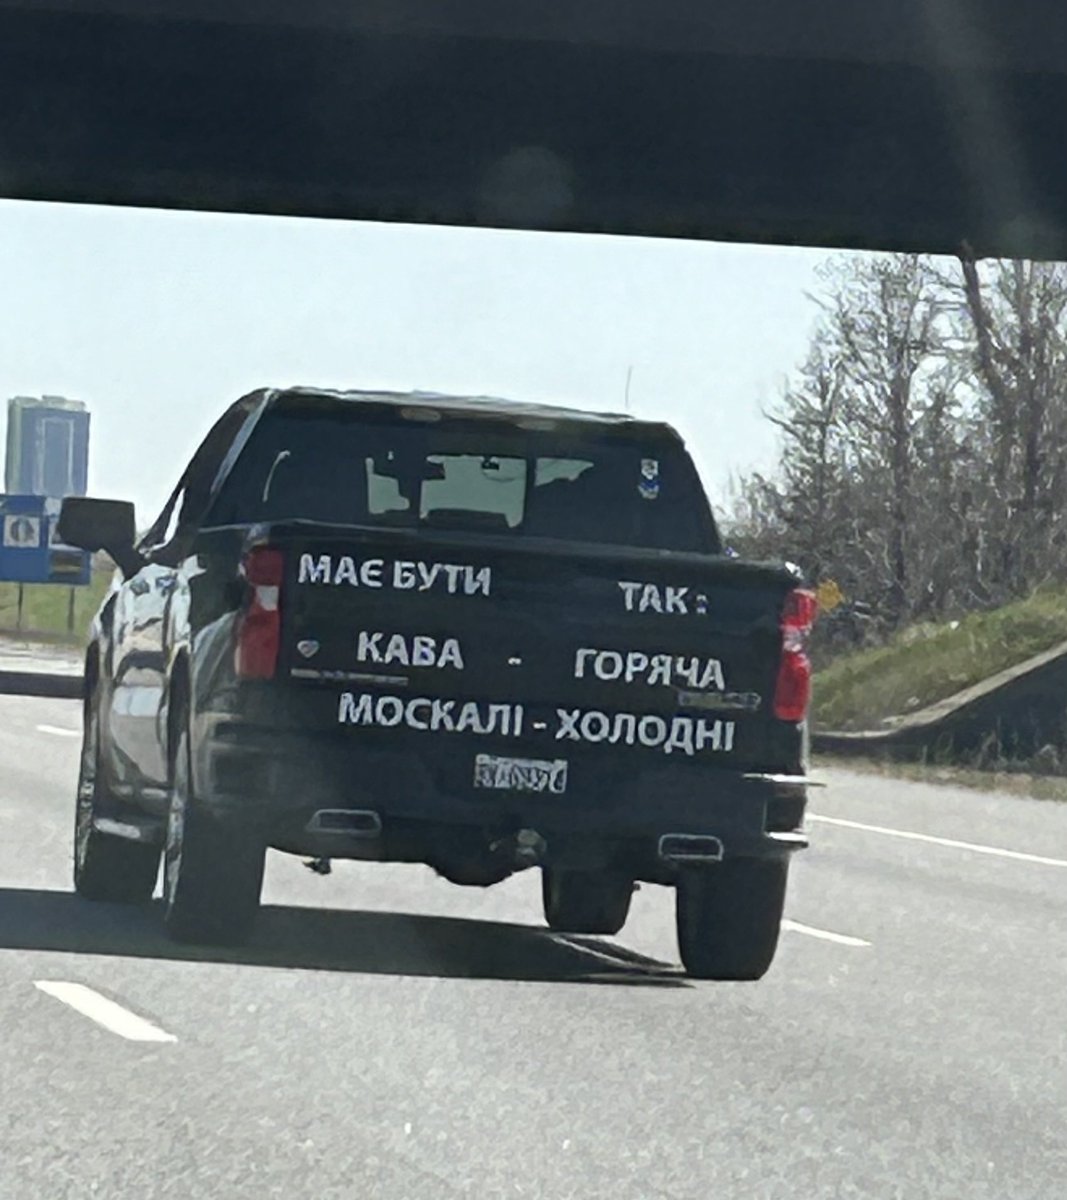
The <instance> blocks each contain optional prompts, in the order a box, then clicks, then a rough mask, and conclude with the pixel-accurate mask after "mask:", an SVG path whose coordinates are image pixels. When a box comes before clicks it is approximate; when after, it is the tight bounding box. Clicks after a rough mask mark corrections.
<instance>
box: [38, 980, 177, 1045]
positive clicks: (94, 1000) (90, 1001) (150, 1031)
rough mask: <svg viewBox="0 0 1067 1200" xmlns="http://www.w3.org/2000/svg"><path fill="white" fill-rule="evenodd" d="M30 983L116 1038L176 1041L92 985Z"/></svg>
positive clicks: (134, 1040) (136, 1040)
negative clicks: (101, 993)
mask: <svg viewBox="0 0 1067 1200" xmlns="http://www.w3.org/2000/svg"><path fill="white" fill-rule="evenodd" d="M33 986H34V987H35V988H37V989H38V990H39V991H42V992H44V993H45V994H46V995H49V996H53V997H54V998H55V999H56V1000H59V1001H60V1002H61V1003H63V1004H66V1005H68V1006H69V1007H70V1008H73V1009H74V1011H75V1012H79V1013H81V1015H82V1016H83V1017H88V1018H89V1020H90V1021H95V1022H96V1023H97V1025H100V1026H102V1027H103V1028H104V1029H106V1030H108V1032H109V1033H117V1034H118V1036H119V1037H123V1038H126V1039H127V1041H130V1042H176V1041H177V1040H178V1039H177V1038H176V1037H175V1036H174V1035H173V1034H172V1033H167V1032H166V1030H163V1029H160V1028H159V1026H158V1025H153V1024H152V1022H151V1021H146V1020H145V1019H144V1017H139V1016H137V1014H136V1013H132V1012H130V1011H129V1010H128V1009H125V1008H123V1007H122V1005H121V1004H116V1003H115V1001H114V1000H109V999H108V998H107V997H106V996H101V995H100V993H99V992H94V991H93V989H92V988H90V987H86V986H85V984H83V983H62V982H59V981H52V980H47V979H36V980H34V984H33Z"/></svg>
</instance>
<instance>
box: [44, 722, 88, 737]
mask: <svg viewBox="0 0 1067 1200" xmlns="http://www.w3.org/2000/svg"><path fill="white" fill-rule="evenodd" d="M37 732H38V733H50V734H52V735H53V737H68V738H76V737H81V730H80V729H64V728H63V726H62V725H38V726H37Z"/></svg>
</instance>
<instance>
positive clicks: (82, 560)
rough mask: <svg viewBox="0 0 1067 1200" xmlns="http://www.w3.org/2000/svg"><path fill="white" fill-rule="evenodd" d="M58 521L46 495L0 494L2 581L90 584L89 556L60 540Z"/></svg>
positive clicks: (75, 585) (57, 516) (71, 584)
mask: <svg viewBox="0 0 1067 1200" xmlns="http://www.w3.org/2000/svg"><path fill="white" fill-rule="evenodd" d="M58 519H59V512H58V505H57V504H56V503H55V502H53V501H50V500H47V499H46V498H45V497H44V496H3V495H0V581H4V582H10V583H65V584H68V585H70V586H73V587H86V586H87V585H88V583H89V576H90V565H91V564H90V556H89V554H88V553H87V552H86V551H84V550H78V549H76V548H75V547H73V546H64V545H63V544H62V543H60V542H59V541H57V539H56V536H55V526H56V522H57V520H58Z"/></svg>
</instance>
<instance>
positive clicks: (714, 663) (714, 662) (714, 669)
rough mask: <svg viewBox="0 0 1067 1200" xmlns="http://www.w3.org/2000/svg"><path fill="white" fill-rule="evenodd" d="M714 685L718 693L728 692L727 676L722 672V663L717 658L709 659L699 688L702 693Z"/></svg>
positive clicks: (698, 685)
mask: <svg viewBox="0 0 1067 1200" xmlns="http://www.w3.org/2000/svg"><path fill="white" fill-rule="evenodd" d="M712 684H714V685H715V690H716V691H717V692H725V691H726V676H725V675H723V672H722V663H721V662H719V660H718V659H717V658H709V659H708V661H707V664H706V665H705V667H704V674H703V675H702V676H701V677H700V683H698V684H697V687H698V688H699V689H700V690H701V691H706V690H707V689H708V688H709V687H710V686H711V685H712Z"/></svg>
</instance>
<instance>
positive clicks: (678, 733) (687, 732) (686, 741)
mask: <svg viewBox="0 0 1067 1200" xmlns="http://www.w3.org/2000/svg"><path fill="white" fill-rule="evenodd" d="M675 750H684V751H685V753H686V754H688V755H693V754H695V753H696V747H695V746H694V745H693V718H692V717H675V718H674V720H673V721H672V722H671V728H670V732H669V733H668V735H667V742H666V744H665V745H664V747H663V753H664V754H672V753H673V752H674V751H675Z"/></svg>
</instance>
